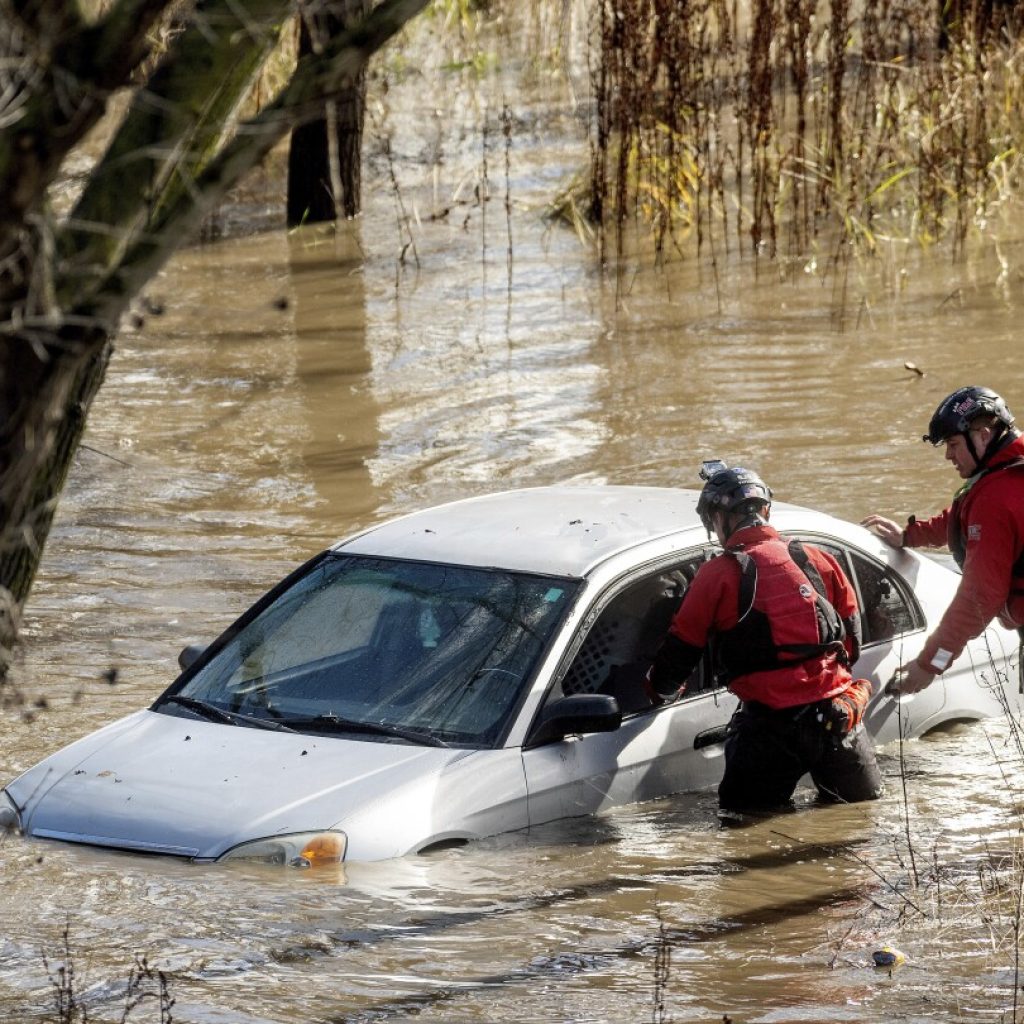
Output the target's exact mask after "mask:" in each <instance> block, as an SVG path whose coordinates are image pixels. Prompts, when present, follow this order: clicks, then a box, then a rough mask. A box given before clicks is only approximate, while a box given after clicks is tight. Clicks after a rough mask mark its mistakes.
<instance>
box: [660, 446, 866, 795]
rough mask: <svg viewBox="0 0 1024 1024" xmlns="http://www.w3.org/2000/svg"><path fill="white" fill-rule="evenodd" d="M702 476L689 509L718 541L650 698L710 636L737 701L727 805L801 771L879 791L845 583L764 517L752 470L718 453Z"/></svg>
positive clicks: (671, 685)
mask: <svg viewBox="0 0 1024 1024" xmlns="http://www.w3.org/2000/svg"><path fill="white" fill-rule="evenodd" d="M701 476H702V478H703V479H704V480H705V481H706V483H705V485H704V489H703V490H702V492H701V495H700V500H699V501H698V504H697V512H698V514H699V515H700V517H701V521H702V522H703V523H704V526H705V527H706V528H707V530H708V534H709V536H710V535H711V534H712V533H714V534H715V535H716V536H717V538H718V540H719V542H720V543H721V545H722V546H723V548H724V549H725V550H724V552H723V553H722V554H720V555H717V556H716V557H714V558H712V559H711V560H710V561H708V562H705V563H704V564H703V565H702V566H701V567H700V569H699V570H698V572H697V574H696V576H695V577H694V579H693V582H692V583H691V585H690V587H689V588H688V590H687V591H686V594H685V595H684V597H683V600H682V604H681V605H680V606H679V610H678V611H677V613H676V615H675V618H674V619H673V620H672V625H671V626H670V628H669V633H668V636H667V637H666V638H665V640H664V642H663V643H662V645H661V647H660V648H659V650H658V652H657V654H656V656H655V659H654V662H653V664H652V666H651V670H650V672H649V674H648V684H649V692H650V695H651V698H652V700H654V701H655V702H656V703H657V702H659V701H661V700H669V699H672V698H673V697H674V696H675V695H676V694H677V693H679V692H680V687H681V686H682V685H684V684H685V681H686V679H687V677H688V676H689V675H690V673H691V672H692V671H693V669H694V668H695V667H696V665H697V664H698V662H699V661H700V659H701V657H702V655H703V653H704V651H705V649H706V648H708V647H709V645H710V647H711V650H712V653H713V656H714V658H715V661H716V666H717V670H718V671H719V672H720V673H722V674H724V676H725V679H726V682H727V684H728V686H729V689H730V690H732V692H733V693H735V694H736V696H737V697H739V698H740V701H741V703H740V705H739V707H738V708H737V710H736V712H735V714H734V715H733V718H732V720H731V721H730V723H729V728H728V732H727V736H726V741H725V773H724V776H723V778H722V782H721V784H720V786H719V789H718V800H719V805H720V806H721V807H722V808H723V809H724V810H727V811H744V810H768V809H771V808H776V807H780V806H782V805H785V804H786V803H788V802H789V800H790V798H791V797H792V795H793V792H794V790H795V789H796V785H797V783H798V781H799V780H800V777H801V776H802V775H804V774H805V773H806V772H809V773H810V775H811V778H812V780H813V781H814V783H815V785H816V786H817V788H818V792H819V795H820V796H821V797H822V798H823V799H825V800H829V801H844V802H853V801H859V800H873V799H875V798H877V797H878V796H880V795H881V792H882V779H881V775H880V773H879V771H878V766H877V764H876V762H875V754H874V749H873V747H872V745H871V742H870V740H869V739H868V737H867V734H866V732H865V730H864V727H863V725H862V722H861V719H862V717H863V714H864V709H865V707H866V706H867V702H868V699H869V698H870V696H871V684H870V683H869V682H868V681H867V680H865V679H857V680H855V679H853V677H852V675H851V673H850V665H851V664H852V663H853V662H854V661H856V659H857V656H858V654H859V652H860V615H859V612H858V609H857V600H856V597H855V595H854V591H853V588H852V586H851V585H850V582H849V581H848V580H847V578H846V576H845V575H844V574H843V571H842V569H841V568H840V567H839V565H838V563H837V562H836V561H835V559H834V558H832V557H831V555H828V554H826V553H825V552H824V551H820V550H818V549H817V548H815V547H812V546H811V545H810V544H807V545H802V544H800V543H799V542H798V541H791V542H789V543H787V542H786V541H785V540H784V539H783V538H782V537H781V536H780V535H779V533H778V532H777V531H776V530H775V529H774V527H772V526H770V525H769V524H768V518H769V515H770V513H771V491H770V490H769V489H768V487H767V486H766V485H765V484H764V482H763V481H762V480H761V479H760V477H759V476H758V475H757V474H756V473H754V472H752V471H750V470H748V469H740V468H734V469H728V468H726V467H725V464H724V463H722V462H720V461H718V460H715V461H713V462H705V463H704V466H703V467H702V469H701Z"/></svg>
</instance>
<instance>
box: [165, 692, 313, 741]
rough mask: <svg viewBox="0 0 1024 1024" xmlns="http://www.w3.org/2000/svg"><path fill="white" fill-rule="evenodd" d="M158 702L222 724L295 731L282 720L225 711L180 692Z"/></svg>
mask: <svg viewBox="0 0 1024 1024" xmlns="http://www.w3.org/2000/svg"><path fill="white" fill-rule="evenodd" d="M160 704H180V705H181V707H183V708H188V710H189V711H195V712H196V714H199V715H202V716H203V718H208V719H209V720H210V721H211V722H220V723H222V724H223V725H251V726H253V727H255V728H257V729H276V730H278V731H280V732H295V730H294V729H292V728H291V727H290V726H287V725H285V724H284V723H283V722H274V721H271V720H270V719H269V718H254V717H253V716H252V715H243V714H240V713H239V712H237V711H227V710H226V709H225V708H221V707H218V706H217V705H216V704H210V703H209V702H208V701H205V700H199V698H198V697H186V696H185V695H184V694H182V693H172V694H171V695H170V696H169V697H164V699H163V700H161V701H160ZM158 706H159V705H158Z"/></svg>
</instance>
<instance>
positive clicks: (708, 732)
mask: <svg viewBox="0 0 1024 1024" xmlns="http://www.w3.org/2000/svg"><path fill="white" fill-rule="evenodd" d="M728 731H729V726H727V725H719V726H716V727H715V728H714V729H705V730H704V731H703V732H699V733H697V735H696V736H694V738H693V749H694V750H700V749H701V748H702V747H713V746H714V745H715V744H716V743H724V742H725V737H726V734H727V733H728Z"/></svg>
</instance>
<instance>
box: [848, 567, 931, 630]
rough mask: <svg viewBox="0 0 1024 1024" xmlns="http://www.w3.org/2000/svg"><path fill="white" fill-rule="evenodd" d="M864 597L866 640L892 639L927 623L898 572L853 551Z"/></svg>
mask: <svg viewBox="0 0 1024 1024" xmlns="http://www.w3.org/2000/svg"><path fill="white" fill-rule="evenodd" d="M850 558H851V560H852V562H853V572H854V576H855V577H856V580H857V588H858V590H859V591H860V601H861V625H862V627H863V630H864V643H865V644H876V643H880V642H881V641H883V640H891V639H892V638H893V637H894V636H898V635H899V634H900V633H910V632H913V631H914V630H915V629H920V628H922V627H923V626H924V620H923V618H922V616H921V613H920V612H919V611H918V609H917V605H916V604H915V603H914V602H913V601H912V600H911V598H910V596H909V594H908V593H907V591H906V589H905V588H904V586H903V585H902V583H901V582H900V581H899V580H898V579H897V577H896V574H895V573H893V572H892V571H891V570H890V569H887V568H886V567H885V566H883V565H879V564H878V563H877V562H873V561H871V560H870V559H868V558H864V557H863V556H861V555H859V554H857V553H856V552H852V551H851V552H850Z"/></svg>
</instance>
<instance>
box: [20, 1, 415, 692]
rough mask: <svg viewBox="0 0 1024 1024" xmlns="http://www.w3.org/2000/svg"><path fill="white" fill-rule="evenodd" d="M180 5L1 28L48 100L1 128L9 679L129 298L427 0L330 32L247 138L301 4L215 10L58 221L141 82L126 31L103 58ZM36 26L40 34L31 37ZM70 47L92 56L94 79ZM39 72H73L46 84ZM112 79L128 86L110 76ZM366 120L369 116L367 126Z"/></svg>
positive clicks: (135, 49) (161, 73) (41, 98)
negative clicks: (127, 92)
mask: <svg viewBox="0 0 1024 1024" xmlns="http://www.w3.org/2000/svg"><path fill="white" fill-rule="evenodd" d="M171 2H172V0H110V6H109V10H108V13H107V15H106V16H105V18H104V19H102V20H101V21H99V22H96V23H90V24H86V23H85V22H84V21H82V20H80V19H79V18H78V16H77V14H76V13H75V11H76V8H75V7H74V5H65V4H62V3H59V2H58V0H53V3H52V4H48V3H42V4H38V5H32V4H27V5H25V4H22V5H19V10H23V11H27V12H29V13H31V12H33V11H38V12H41V14H47V13H52V10H59V11H65V12H71V13H70V14H69V15H68V18H67V20H66V22H65V21H59V22H58V23H57V29H59V31H56V30H54V31H52V32H50V33H49V34H47V33H45V32H43V28H49V27H50V26H49V22H48V21H47V20H46V19H45V18H41V20H40V24H39V25H36V24H35V22H31V23H30V22H29V21H26V20H25V19H24V18H23V19H22V22H17V23H16V25H15V27H18V26H21V29H23V31H21V34H20V35H19V32H18V31H12V32H9V33H7V34H5V32H4V31H0V63H3V64H4V65H5V66H8V65H9V66H10V68H13V69H14V70H15V71H17V72H18V73H19V74H20V75H21V76H22V87H23V91H25V92H26V94H27V95H28V96H29V100H31V102H29V101H26V103H25V104H24V105H23V106H22V108H21V110H22V115H23V116H22V117H21V118H20V119H19V118H14V119H11V118H8V120H7V122H6V123H5V122H3V119H2V118H0V682H2V681H3V677H4V676H5V670H6V667H7V665H8V663H9V658H10V652H11V649H12V648H13V646H14V643H15V642H16V640H17V633H18V625H19V620H20V616H21V609H22V606H23V605H24V602H25V600H26V598H27V596H28V594H29V591H30V588H31V586H32V581H33V578H34V577H35V573H36V570H37V568H38V566H39V562H40V558H41V556H42V552H43V547H44V544H45V542H46V537H47V534H48V533H49V530H50V525H51V523H52V521H53V515H54V510H55V508H56V503H57V499H58V497H59V495H60V492H61V490H62V488H63V486H64V482H65V479H66V478H67V474H68V470H69V468H70V465H71V461H72V458H73V456H74V453H75V451H76V449H77V447H78V444H79V442H80V440H81V437H82V433H83V431H84V429H85V422H86V417H87V415H88V412H89V408H90V406H91V404H92V401H93V398H94V397H95V395H96V392H97V390H98V389H99V387H100V385H101V383H102V381H103V377H104V375H105V373H106V368H107V363H108V361H109V358H110V354H111V350H112V341H113V338H114V336H115V335H116V332H117V328H118V324H119V322H120V319H121V317H122V316H123V315H124V313H125V311H126V310H127V308H128V306H129V304H130V303H131V301H132V300H133V298H134V297H136V296H138V295H139V294H140V293H141V291H142V289H143V288H144V287H145V285H146V283H147V282H148V281H149V280H151V279H152V278H153V276H154V275H155V274H156V273H158V271H159V270H160V268H161V267H162V266H163V264H164V263H165V262H166V260H167V259H168V257H169V256H170V254H171V253H172V252H173V251H174V250H175V249H176V248H177V247H178V246H179V245H181V244H182V242H183V241H185V240H187V239H189V238H191V237H193V235H194V232H195V230H196V228H197V226H198V224H199V223H200V221H201V219H202V218H203V216H205V214H206V213H208V212H209V210H210V209H212V208H213V206H214V205H215V204H216V203H217V202H219V201H220V200H222V199H223V197H224V196H225V195H226V193H227V191H228V190H229V189H230V188H232V187H233V186H234V185H235V184H237V183H238V181H239V180H240V179H241V177H242V175H243V174H245V173H246V172H247V171H248V170H250V169H251V168H252V167H254V166H256V165H257V164H258V163H259V162H260V161H261V160H262V159H263V158H264V157H266V156H267V154H268V153H269V152H270V151H271V149H272V148H273V147H274V146H275V145H276V144H277V143H279V142H280V141H281V140H282V139H283V138H284V137H285V136H286V134H287V132H288V131H289V130H290V129H291V128H293V127H294V126H295V125H296V124H302V123H305V122H306V121H308V120H309V119H310V118H315V117H317V116H318V114H319V113H320V112H321V111H322V110H323V109H324V104H325V103H326V102H327V101H329V100H333V98H334V97H337V96H338V95H339V94H347V93H348V92H349V91H350V90H351V89H352V88H353V85H354V83H357V82H360V81H361V78H362V73H363V69H364V67H365V64H366V60H367V59H368V58H369V56H370V55H371V54H372V53H374V52H375V51H376V50H377V49H378V48H379V47H380V46H382V45H384V43H386V42H387V41H388V40H389V39H390V38H391V37H392V36H393V35H394V34H395V33H396V32H398V31H399V30H400V29H401V28H402V26H403V25H404V24H405V23H406V22H407V21H408V20H409V19H410V18H412V17H414V16H415V15H416V14H418V13H419V12H420V11H421V10H422V9H423V7H424V6H426V4H427V2H428V0H381V2H380V3H379V4H377V6H376V7H375V8H374V9H373V11H372V13H371V14H370V15H369V16H368V17H367V18H365V19H364V20H362V21H360V22H359V23H358V24H354V25H353V26H352V27H351V29H350V30H349V31H348V32H339V33H336V34H335V35H333V36H331V37H327V38H325V40H324V41H323V45H322V46H321V48H320V50H319V51H318V52H317V53H316V54H314V55H310V56H308V57H305V58H303V59H302V60H301V61H300V62H299V64H298V66H297V67H296V69H295V72H294V74H293V75H292V76H291V78H290V80H289V81H288V83H287V84H286V85H285V87H284V88H283V89H282V90H281V92H280V93H279V94H278V96H277V97H276V98H275V100H274V101H273V102H272V103H271V104H269V105H268V106H266V107H264V108H263V109H262V110H261V111H260V113H259V114H258V115H256V116H255V117H254V118H251V119H250V120H248V121H246V122H245V123H244V124H242V125H241V126H237V130H234V131H232V129H233V128H235V127H236V126H235V123H234V115H235V111H236V109H237V104H238V102H239V101H240V100H241V99H242V97H243V96H244V94H245V91H246V89H247V87H248V82H249V80H250V79H251V77H252V75H253V74H254V73H255V71H256V69H257V68H258V67H259V65H260V64H261V63H262V61H263V60H264V59H265V58H266V55H267V54H268V53H269V52H270V50H271V48H272V47H273V44H274V40H275V39H276V35H277V28H278V26H279V25H280V24H281V23H283V21H284V20H285V18H286V15H287V11H288V4H289V0H246V2H245V3H244V4H239V3H237V0H198V2H197V4H196V9H195V11H194V13H193V15H192V21H191V22H190V24H189V26H188V27H186V29H185V30H184V31H183V32H181V33H180V34H179V35H177V36H176V37H175V39H174V40H173V41H172V43H171V46H170V48H169V49H168V51H167V53H166V54H165V56H164V58H163V61H162V62H161V65H160V66H159V68H158V69H157V71H155V72H154V73H153V74H151V76H150V78H149V81H148V83H147V86H148V87H143V88H141V90H140V95H141V99H140V102H139V103H138V104H136V105H135V106H133V108H132V110H131V112H130V113H129V114H128V116H127V117H126V118H125V119H124V120H123V121H122V123H121V127H120V130H119V133H118V134H116V135H115V138H114V140H113V142H112V144H111V145H110V147H109V148H108V150H107V153H106V155H105V156H104V157H103V159H102V160H101V161H100V163H99V165H98V166H97V167H95V168H94V170H93V176H94V184H93V185H92V186H91V187H87V188H86V189H85V191H84V193H83V195H82V197H81V198H80V200H79V203H78V205H77V207H76V208H75V210H74V211H73V213H72V215H71V216H70V218H68V219H66V220H65V221H64V222H63V223H61V224H55V223H54V220H53V218H52V216H51V215H50V210H49V206H48V202H47V189H48V186H50V185H51V184H52V182H53V180H54V178H55V177H56V175H57V173H58V171H59V170H60V167H61V166H62V163H63V159H64V157H65V156H66V154H67V153H68V151H69V150H70V149H71V148H72V146H73V145H74V144H75V142H76V141H78V139H80V138H81V135H82V133H83V132H84V130H86V128H87V127H89V126H90V125H91V124H92V123H94V121H95V118H96V116H98V114H97V112H98V111H99V112H101V111H102V108H103V106H104V103H105V97H106V94H107V93H108V92H109V90H110V88H112V87H113V86H114V85H116V84H128V83H127V76H128V74H129V72H130V71H131V70H132V69H133V68H134V66H135V64H136V63H137V55H138V53H140V52H141V50H142V43H141V42H140V41H139V39H136V38H135V37H130V38H129V37H127V36H126V42H125V45H128V44H129V43H130V44H131V47H130V52H129V53H128V54H127V55H124V54H120V55H119V56H120V60H118V61H112V62H107V63H106V64H104V67H103V68H100V69H98V68H96V67H93V66H91V64H90V62H89V60H88V59H87V57H88V55H90V54H92V55H95V54H100V55H102V54H104V53H106V52H107V50H108V49H109V48H114V49H116V48H117V40H118V39H120V38H121V37H122V36H125V33H126V28H125V26H131V25H134V24H136V23H137V22H140V19H141V20H142V21H143V22H145V19H144V18H143V17H142V16H143V14H146V15H147V16H148V15H149V14H150V12H151V10H153V11H159V10H160V9H162V8H163V7H164V6H165V5H168V4H169V3H171ZM0 5H3V6H4V7H5V11H6V6H7V5H4V3H3V0H0ZM150 20H152V19H151V18H150ZM44 22H45V24H43V23H44ZM12 24H14V23H13V22H12ZM30 29H31V30H32V32H35V35H32V38H31V39H28V41H27V42H26V39H27V37H28V35H29V34H31V33H30V32H29V30H30ZM140 31H143V30H140ZM143 34H144V32H143ZM22 36H25V37H26V39H23V38H22ZM12 40H13V41H12ZM15 44H17V45H15ZM30 44H31V45H30ZM57 54H60V55H62V57H63V59H65V60H67V59H70V58H69V55H77V60H76V63H75V66H76V70H77V72H78V75H77V77H76V76H75V75H70V74H67V73H66V70H67V69H66V67H65V66H64V65H63V64H61V59H59V58H58V57H57V56H56V55H57ZM39 65H44V66H51V65H52V66H53V67H54V68H57V69H58V71H60V74H56V73H55V74H54V76H51V77H47V76H45V75H42V74H41V73H40V74H37V73H36V70H37V67H38V66H39ZM109 68H115V69H117V70H119V71H120V72H122V73H123V76H124V81H121V82H116V81H115V82H111V81H108V78H109V75H108V71H109ZM12 73H13V72H12ZM110 74H112V72H111V73H110ZM55 83H57V84H55ZM75 83H77V86H78V87H79V90H80V92H81V93H82V96H81V97H80V96H79V95H78V93H76V92H75V91H74V89H72V88H71V86H72V85H75ZM97 83H99V85H101V86H102V88H99V87H98V85H97ZM58 86H59V87H58ZM147 104H148V106H147ZM58 115H61V116H64V117H65V121H63V122H61V121H60V120H59V118H58ZM361 118H362V109H361V107H360V110H359V124H360V125H361V123H362V122H361ZM55 126H56V127H55ZM57 129H61V130H57ZM51 150H52V151H51ZM356 181H357V182H358V179H356Z"/></svg>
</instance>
